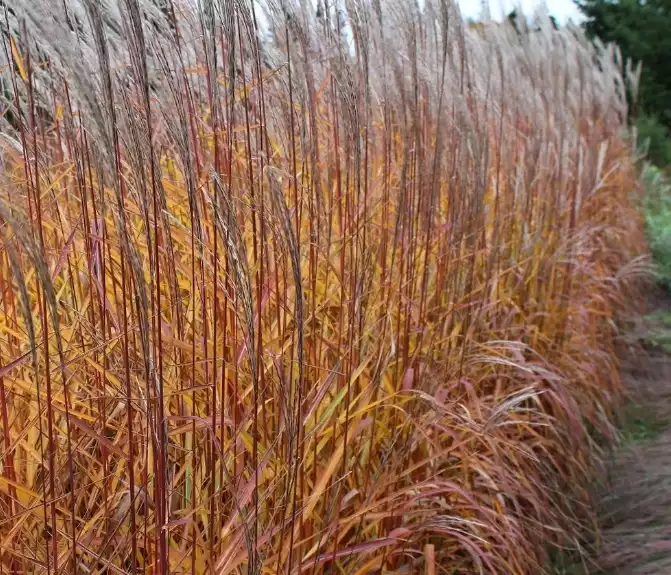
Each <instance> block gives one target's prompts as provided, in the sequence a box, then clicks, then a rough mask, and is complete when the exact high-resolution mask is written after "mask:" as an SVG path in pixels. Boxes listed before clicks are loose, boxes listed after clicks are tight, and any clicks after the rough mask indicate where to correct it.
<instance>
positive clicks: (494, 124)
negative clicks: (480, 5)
mask: <svg viewBox="0 0 671 575" xmlns="http://www.w3.org/2000/svg"><path fill="white" fill-rule="evenodd" d="M0 6H2V10H3V17H2V18H0V20H1V21H2V22H1V23H0V30H1V31H2V42H3V50H2V51H1V53H0V59H2V60H3V62H2V65H3V66H2V67H1V69H0V84H1V86H2V90H1V92H0V104H1V106H2V108H1V115H0V131H1V133H2V136H3V137H2V140H1V141H0V146H2V149H1V151H0V160H1V162H2V171H1V172H0V219H1V225H2V235H1V237H0V242H1V247H2V249H1V250H0V282H1V285H0V293H2V303H1V305H0V326H1V329H2V335H0V365H1V367H0V416H1V421H0V423H1V425H2V438H3V444H2V458H1V461H2V468H1V474H0V509H1V510H2V522H0V535H1V536H2V546H1V547H0V563H1V564H2V566H3V569H6V570H8V571H10V572H47V573H52V572H54V573H56V572H59V571H63V570H67V571H68V572H82V573H102V572H114V573H136V572H139V571H144V570H148V569H149V570H156V571H158V572H161V573H164V572H166V573H167V572H173V573H203V572H206V571H207V572H217V573H234V572H235V573H237V572H245V571H246V572H249V573H262V572H278V573H279V572H282V573H285V572H286V573H305V572H310V573H316V572H331V571H333V570H334V569H338V570H343V571H347V572H352V573H368V572H373V571H380V572H381V571H394V570H397V569H406V570H410V571H416V570H420V569H423V564H424V563H425V562H427V569H431V568H434V567H435V566H436V565H437V566H440V567H442V568H444V569H446V570H447V571H451V572H468V573H471V572H493V573H530V572H533V573H535V572H541V571H542V565H543V562H544V560H545V552H546V550H547V549H548V546H551V545H563V546H565V545H575V544H578V545H580V544H581V542H582V541H583V539H582V537H583V536H584V533H585V531H584V529H585V525H586V524H587V525H590V522H591V521H592V520H593V511H592V508H591V507H590V502H589V498H588V496H587V494H586V490H585V489H584V485H585V484H586V481H587V480H588V478H589V477H590V475H591V474H592V473H593V472H594V469H595V467H596V466H597V464H598V460H599V443H598V441H597V438H599V437H606V438H608V437H610V436H612V424H611V421H612V414H613V409H614V406H615V404H616V402H617V398H618V395H619V392H620V385H619V381H618V375H617V360H616V356H615V337H616V335H617V332H616V327H615V325H616V324H615V323H614V320H615V319H617V317H618V314H620V313H621V312H622V311H624V310H626V309H627V307H628V306H629V305H630V304H631V302H632V301H635V299H636V297H637V277H639V275H640V273H641V271H642V270H644V269H645V256H644V253H645V247H644V245H645V242H644V239H643V236H642V234H641V223H640V218H639V216H638V214H637V212H636V210H635V208H634V202H632V199H631V197H630V194H631V192H632V190H636V189H637V186H636V178H635V170H634V166H633V163H632V160H631V158H630V152H631V150H630V149H629V148H628V146H627V144H626V143H625V142H624V141H623V140H622V139H621V133H620V132H621V130H622V128H623V122H624V118H626V99H625V97H624V93H623V86H625V83H624V82H625V80H626V81H627V82H628V83H629V84H628V86H629V87H631V86H634V87H635V82H636V77H635V74H634V73H633V70H634V69H633V68H631V67H630V66H627V67H626V68H625V70H626V71H629V72H631V73H629V72H627V73H628V74H629V75H628V76H627V77H626V78H624V77H623V71H622V70H623V66H622V62H621V58H620V56H619V54H618V53H617V51H616V49H615V48H613V47H610V46H601V47H600V49H599V50H595V49H594V48H593V47H592V45H591V44H589V43H588V42H587V41H586V40H585V38H584V37H583V36H582V35H581V33H580V31H579V30H578V29H575V28H572V27H568V28H564V29H561V30H555V29H554V28H552V27H551V26H550V25H549V24H550V23H549V20H547V19H545V20H547V22H545V20H543V19H542V18H539V25H538V26H536V27H533V28H532V29H529V30H526V31H524V33H519V32H516V31H515V30H513V29H512V27H510V26H508V25H500V24H496V23H484V24H483V25H481V26H478V27H475V28H473V27H468V26H465V25H464V23H463V21H462V19H461V16H460V14H459V11H458V8H457V6H456V4H454V3H453V2H451V1H449V0H426V1H425V2H424V3H423V4H422V5H421V6H420V5H419V4H418V3H416V2H414V1H413V0H403V1H400V2H388V3H385V2H381V1H379V0H370V1H369V0H347V1H342V2H336V3H332V2H331V3H327V2H322V1H321V0H319V1H318V2H316V3H315V4H314V5H312V4H310V3H306V2H294V1H289V0H287V1H282V2H280V1H277V0H266V1H259V2H249V1H240V0H202V1H201V2H199V3H194V2H190V1H186V0H165V1H163V0H118V1H117V0H106V1H105V2H96V1H94V0H64V1H63V2H60V3H54V2H50V1H48V0H22V1H21V2H15V3H12V4H11V6H10V5H9V3H7V2H2V0H0ZM63 470H65V471H63ZM426 550H430V552H429V551H426Z"/></svg>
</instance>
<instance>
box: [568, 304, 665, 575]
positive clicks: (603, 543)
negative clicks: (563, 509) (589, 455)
mask: <svg viewBox="0 0 671 575" xmlns="http://www.w3.org/2000/svg"><path fill="white" fill-rule="evenodd" d="M622 375H623V380H624V384H625V386H626V388H627V391H628V393H629V394H630V403H629V404H628V405H627V407H626V408H625V410H624V413H623V417H622V422H621V430H622V442H621V444H620V446H619V447H618V448H617V449H616V450H614V451H613V453H612V454H610V456H609V459H608V463H607V467H606V476H605V478H604V481H603V482H602V484H601V485H600V486H598V488H597V494H596V501H597V504H598V516H599V523H600V533H601V536H600V540H599V541H597V542H596V544H595V546H594V552H593V554H592V557H591V558H589V559H584V560H582V561H581V562H580V563H579V564H575V563H574V564H573V565H572V566H571V567H570V568H569V567H562V568H560V569H559V573H564V574H567V575H568V574H569V573H570V574H571V575H578V574H580V573H589V574H603V575H666V574H670V575H671V297H670V296H668V295H663V294H655V295H654V296H653V297H652V298H651V301H650V305H649V312H648V314H647V315H645V316H644V317H643V318H642V319H641V320H640V322H639V325H638V326H636V328H635V329H634V330H633V331H632V333H631V334H630V335H629V336H627V340H626V342H625V344H624V345H623V352H622Z"/></svg>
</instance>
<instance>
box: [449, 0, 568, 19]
mask: <svg viewBox="0 0 671 575" xmlns="http://www.w3.org/2000/svg"><path fill="white" fill-rule="evenodd" d="M457 2H458V3H459V7H460V8H461V13H462V15H463V16H464V17H465V18H476V19H477V18H479V17H480V15H481V14H482V0H457ZM546 4H547V7H548V12H549V13H550V14H551V15H552V16H554V17H555V18H556V19H557V21H558V22H559V23H560V24H565V23H566V22H567V21H568V19H569V18H571V19H572V20H573V21H574V22H579V21H580V19H581V17H580V11H579V10H578V8H577V7H576V5H575V4H574V3H573V0H547V1H546ZM537 5H538V1H537V0H490V2H489V9H490V13H491V15H492V18H494V19H496V20H500V19H501V16H502V14H508V13H509V12H510V11H511V10H512V9H513V8H514V7H515V6H521V7H522V12H524V13H525V14H527V15H531V14H532V12H533V11H534V8H535V7H536V6H537Z"/></svg>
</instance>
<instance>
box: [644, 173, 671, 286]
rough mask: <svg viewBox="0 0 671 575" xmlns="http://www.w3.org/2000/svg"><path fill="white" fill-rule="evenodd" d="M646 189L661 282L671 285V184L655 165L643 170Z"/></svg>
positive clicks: (650, 232)
mask: <svg viewBox="0 0 671 575" xmlns="http://www.w3.org/2000/svg"><path fill="white" fill-rule="evenodd" d="M642 180H643V186H644V188H645V202H644V213H645V220H646V228H647V235H648V241H649V244H650V251H651V253H652V256H653V259H654V262H655V264H656V274H657V278H658V281H659V282H660V283H661V284H662V285H663V286H664V287H665V288H666V289H669V288H671V183H670V182H669V180H668V176H666V175H665V174H664V172H663V171H661V170H660V169H659V168H657V167H655V166H653V165H646V166H645V167H644V168H643V172H642Z"/></svg>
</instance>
